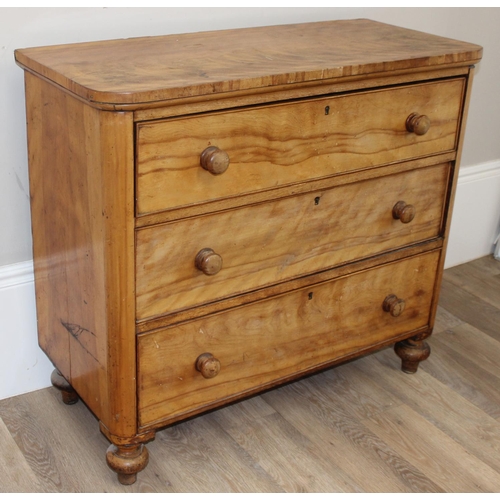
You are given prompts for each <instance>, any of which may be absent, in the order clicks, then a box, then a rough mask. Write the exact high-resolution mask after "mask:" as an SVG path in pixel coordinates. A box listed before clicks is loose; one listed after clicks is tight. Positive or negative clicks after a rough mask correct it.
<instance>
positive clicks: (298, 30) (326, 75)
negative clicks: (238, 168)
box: [16, 19, 482, 106]
mask: <svg viewBox="0 0 500 500" xmlns="http://www.w3.org/2000/svg"><path fill="white" fill-rule="evenodd" d="M481 53H482V49H481V47H480V46H478V45H473V44H469V43H465V42H459V41H455V40H450V39H447V38H442V37H438V36H434V35H429V34H426V33H421V32H418V31H413V30H408V29H404V28H399V27H395V26H391V25H387V24H382V23H378V22H374V21H370V20H366V19H356V20H342V21H327V22H317V23H306V24H295V25H280V26H268V27H260V28H248V29H238V30H223V31H214V32H204V33H189V34H183V35H168V36H160V37H143V38H131V39H121V40H109V41H103V42H90V43H80V44H72V45H56V46H49V47H37V48H30V49H20V50H17V51H16V60H17V62H18V64H20V65H21V66H23V67H24V68H25V69H28V70H30V71H32V72H34V73H37V74H39V75H42V76H43V77H45V78H47V79H48V80H51V81H53V82H55V83H57V84H58V85H60V86H62V87H63V88H65V89H67V90H69V91H71V92H73V93H75V94H76V95H78V96H80V97H81V98H83V99H85V100H88V101H91V102H93V103H95V104H96V105H98V103H101V104H102V105H103V106H104V105H106V104H108V105H109V104H116V105H127V104H129V105H130V104H139V103H144V104H146V103H152V102H157V101H165V100H171V99H179V98H186V97H200V96H208V95H213V94H221V93H228V92H235V91H251V90H252V89H253V90H256V89H265V88H270V87H276V86H282V85H291V84H297V83H304V82H314V81H324V80H329V79H333V80H335V79H339V78H343V77H363V76H367V75H374V74H385V73H390V72H396V71H411V70H416V69H419V68H420V69H431V68H434V69H435V68H440V67H450V66H453V65H466V64H473V63H474V62H477V61H478V60H479V59H480V58H481Z"/></svg>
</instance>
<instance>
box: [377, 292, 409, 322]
mask: <svg viewBox="0 0 500 500" xmlns="http://www.w3.org/2000/svg"><path fill="white" fill-rule="evenodd" d="M405 305H406V304H405V301H404V300H403V299H398V298H397V297H396V295H392V294H391V295H388V296H387V297H386V298H385V300H384V303H383V304H382V308H383V309H384V311H385V312H388V313H390V315H391V316H394V317H395V318H396V317H397V316H399V315H401V313H402V312H403V311H404V310H405Z"/></svg>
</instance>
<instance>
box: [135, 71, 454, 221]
mask: <svg viewBox="0 0 500 500" xmlns="http://www.w3.org/2000/svg"><path fill="white" fill-rule="evenodd" d="M463 91H464V80H463V79H456V80H447V81H441V82H434V83H427V84H420V85H412V86H403V87H397V88H390V89H384V90H375V91H370V92H364V93H358V94H348V95H341V96H336V97H325V98H321V99H312V100H308V101H302V102H295V103H287V104H278V105H272V106H267V107H260V108H252V109H243V110H233V111H231V112H222V113H216V114H208V115H197V116H192V117H187V118H183V119H171V120H166V121H159V122H144V123H139V124H138V126H137V213H138V214H139V215H140V214H148V213H154V212H158V211H162V210H166V209H169V208H173V207H180V206H188V205H193V204H197V203H202V202H206V201H214V200H220V199H224V198H228V197H236V196H240V195H241V194H245V193H252V192H256V191H261V190H266V189H272V188H276V187H279V186H284V185H290V184H294V183H298V182H303V181H306V180H311V179H319V178H323V177H328V176H331V175H335V174H339V173H342V172H349V171H353V170H359V169H364V168H369V167H373V166H377V165H382V164H389V163H393V162H397V161H401V160H405V159H410V158H417V157H424V156H427V155H431V154H436V153H440V152H444V151H451V150H453V149H454V148H455V144H456V137H457V129H458V121H459V116H460V110H461V105H462V94H463ZM413 113H417V114H420V115H426V116H427V117H428V118H429V119H430V128H429V130H428V131H427V132H426V133H425V134H424V135H418V134H416V133H414V132H409V131H408V130H407V128H406V120H407V117H408V116H410V115H411V114H413ZM420 132H422V130H420ZM207 147H217V148H219V149H220V150H221V151H222V152H225V153H227V155H228V157H229V162H230V164H229V168H228V169H227V170H226V171H225V172H224V173H222V174H218V175H214V174H212V173H210V172H209V171H207V170H205V169H204V168H202V167H201V166H200V156H201V153H202V152H203V151H204V150H205V149H206V148H207ZM222 154H223V153H219V156H218V159H219V160H220V159H221V156H220V155H222Z"/></svg>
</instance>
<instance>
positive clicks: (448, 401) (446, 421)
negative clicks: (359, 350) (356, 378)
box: [358, 351, 500, 472]
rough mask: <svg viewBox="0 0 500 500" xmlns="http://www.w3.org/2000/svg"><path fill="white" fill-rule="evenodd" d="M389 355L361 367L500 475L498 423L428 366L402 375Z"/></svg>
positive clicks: (383, 353)
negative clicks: (432, 373)
mask: <svg viewBox="0 0 500 500" xmlns="http://www.w3.org/2000/svg"><path fill="white" fill-rule="evenodd" d="M389 354H392V353H388V352H387V351H382V352H380V353H377V355H375V356H371V357H367V358H365V359H364V360H363V361H364V363H363V364H359V365H358V366H360V368H361V370H362V371H363V373H365V374H368V375H370V376H372V377H373V378H374V379H376V381H377V383H379V384H382V385H383V387H384V388H385V389H388V390H390V391H391V392H392V393H393V394H394V395H395V396H397V397H398V398H399V399H401V401H403V402H404V403H405V404H406V405H407V406H409V407H410V408H412V409H414V410H415V411H416V412H417V413H419V414H420V415H422V416H423V417H424V418H426V419H427V420H429V421H430V422H431V423H432V424H433V425H434V426H436V427H437V428H438V429H440V430H441V431H443V432H444V433H446V434H447V435H448V436H450V437H451V438H452V439H454V440H455V441H456V442H457V443H459V444H461V445H462V446H463V447H464V448H465V449H467V451H468V452H469V453H472V454H474V455H475V456H476V457H477V458H479V459H480V460H482V461H483V462H484V463H485V464H487V465H489V466H490V467H491V468H493V469H494V470H495V471H497V472H500V425H499V423H498V421H497V420H496V419H494V418H492V417H490V416H489V415H488V414H486V413H485V412H483V411H482V410H481V409H479V408H478V407H477V406H475V405H474V404H472V403H470V402H469V401H467V400H466V399H465V398H463V397H462V396H460V395H459V394H458V393H456V392H454V391H452V390H450V389H449V388H448V387H447V386H446V385H445V384H442V383H441V382H440V381H439V380H437V379H435V378H433V377H432V376H431V375H429V374H427V373H426V372H425V371H424V369H423V366H424V365H423V366H422V369H421V370H419V371H418V372H417V374H415V375H407V374H405V373H402V372H401V371H399V369H398V368H399V363H397V362H395V360H394V357H393V356H392V355H390V356H389Z"/></svg>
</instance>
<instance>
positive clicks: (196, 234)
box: [16, 20, 481, 484]
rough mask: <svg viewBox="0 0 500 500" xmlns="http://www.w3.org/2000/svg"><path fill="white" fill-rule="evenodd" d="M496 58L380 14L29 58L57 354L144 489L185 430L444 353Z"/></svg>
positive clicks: (66, 49)
mask: <svg viewBox="0 0 500 500" xmlns="http://www.w3.org/2000/svg"><path fill="white" fill-rule="evenodd" d="M480 57H481V47H479V46H477V45H472V44H468V43H464V42H458V41H453V40H448V39H443V38H439V37H436V36H432V35H427V34H424V33H419V32H415V31H410V30H405V29H402V28H397V27H394V26H388V25H384V24H380V23H376V22H372V21H368V20H351V21H333V22H322V23H310V24H303V25H287V26H274V27H266V28H252V29H245V30H229V31H221V32H209V33H197V34H186V35H172V36H166V37H150V38H138V39H126V40H113V41H107V42H94V43H84V44H75V45H66V46H53V47H39V48H32V49H22V50H17V51H16V60H17V62H18V64H19V65H20V66H22V67H23V68H24V70H25V82H26V109H27V127H28V151H29V170H30V189H31V210H32V224H33V249H34V262H35V285H36V299H37V315H38V330H39V343H40V346H41V347H42V349H43V350H44V351H45V352H46V353H47V355H48V356H49V358H50V359H51V361H52V362H53V363H54V365H55V367H56V370H55V372H54V374H53V377H52V381H53V383H54V385H55V386H56V387H58V388H59V389H61V390H62V393H63V399H64V400H65V402H67V403H73V402H76V401H77V400H78V398H81V399H82V400H83V401H84V402H85V403H86V404H87V406H88V407H89V408H90V410H91V411H92V412H94V414H95V415H96V416H97V418H98V419H99V421H100V426H101V430H102V432H103V433H104V434H105V435H106V436H107V438H108V439H109V440H110V441H111V445H110V448H109V449H108V452H107V455H106V456H107V462H108V465H109V466H110V467H111V468H112V469H113V470H115V471H116V472H117V473H118V478H119V480H120V481H121V482H122V483H124V484H130V483H132V482H134V481H135V478H136V474H137V472H139V471H140V470H142V469H143V468H144V467H145V466H146V464H147V461H148V452H147V449H146V447H145V445H144V443H146V442H147V441H148V440H151V439H153V438H154V435H155V431H156V430H158V429H160V428H162V427H164V426H166V425H169V424H171V423H173V422H177V421H180V420H182V419H185V418H188V417H191V416H194V415H196V414H199V413H201V412H203V411H206V410H209V409H212V408H216V407H218V406H220V405H223V404H226V403H228V402H231V401H235V400H237V399H238V398H241V397H245V396H248V395H250V394H253V393H256V392H258V391H261V390H264V389H269V388H271V387H273V386H275V385H278V384H281V383H284V382H287V381H290V380H293V379H294V378H297V377H300V376H302V375H305V374H309V373H312V372H314V371H317V370H320V369H324V368H326V367H329V366H331V365H334V364H335V363H337V362H340V361H344V360H346V359H349V358H353V357H355V356H358V355H361V354H366V353H368V352H370V351H372V350H375V349H379V348H381V347H383V346H388V345H391V344H395V349H396V352H397V354H398V355H399V356H400V357H401V359H402V367H403V370H404V371H407V372H410V373H412V372H415V371H416V370H417V367H418V364H419V362H421V361H422V360H424V359H426V357H427V356H428V355H429V352H430V350H429V347H428V345H427V343H426V342H425V340H424V339H425V338H426V337H428V336H429V335H430V334H431V331H432V326H433V321H434V316H435V311H436V306H437V299H438V290H439V286H440V278H441V273H442V268H443V262H444V254H445V248H446V239H447V233H448V230H449V225H450V217H451V206H452V201H453V196H454V191H455V185H456V179H457V169H458V163H459V157H460V150H461V144H462V139H463V135H464V129H465V114H466V109H467V105H468V99H469V95H470V88H471V80H472V68H473V64H474V63H476V62H478V61H479V59H480Z"/></svg>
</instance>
